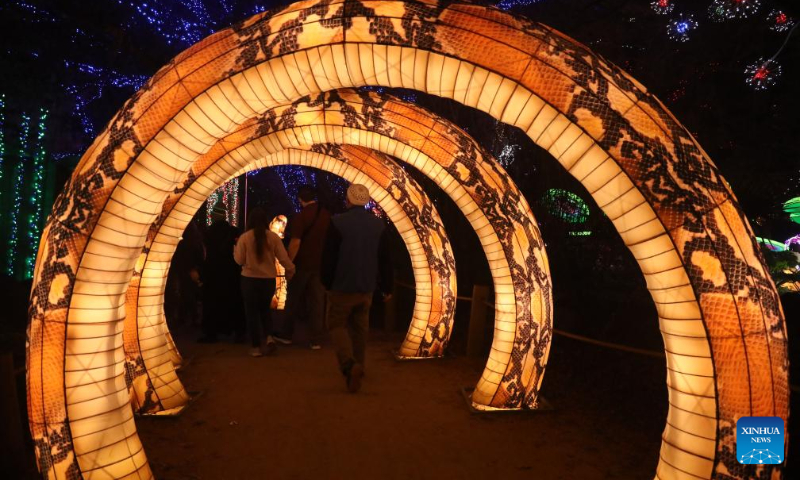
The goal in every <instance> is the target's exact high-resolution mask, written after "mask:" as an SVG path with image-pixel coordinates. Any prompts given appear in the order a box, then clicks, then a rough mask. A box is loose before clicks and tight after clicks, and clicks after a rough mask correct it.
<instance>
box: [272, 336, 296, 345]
mask: <svg viewBox="0 0 800 480" xmlns="http://www.w3.org/2000/svg"><path fill="white" fill-rule="evenodd" d="M272 338H273V340H275V341H276V342H278V343H280V344H281V345H291V344H292V341H291V340H290V339H288V338H283V337H272Z"/></svg>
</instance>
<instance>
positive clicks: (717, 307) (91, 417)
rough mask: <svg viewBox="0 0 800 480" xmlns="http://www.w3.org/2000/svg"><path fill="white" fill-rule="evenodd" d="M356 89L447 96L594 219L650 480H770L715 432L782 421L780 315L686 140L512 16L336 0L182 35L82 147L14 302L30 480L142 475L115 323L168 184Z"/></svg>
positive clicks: (785, 398) (719, 184)
mask: <svg viewBox="0 0 800 480" xmlns="http://www.w3.org/2000/svg"><path fill="white" fill-rule="evenodd" d="M345 6H347V8H345ZM362 85H381V86H387V87H403V88H410V89H416V90H421V91H425V92H428V93H431V94H435V95H440V96H443V97H447V98H452V99H454V100H456V101H458V102H460V103H463V104H465V105H468V106H472V107H476V108H478V109H480V110H483V111H485V112H487V113H488V114H490V115H491V116H493V117H494V118H496V119H498V120H500V121H502V122H504V123H508V124H510V125H514V126H516V127H518V128H521V129H522V130H523V131H525V132H526V134H527V135H528V136H529V137H530V138H531V139H532V140H533V141H534V142H536V143H537V144H538V145H540V146H541V147H542V148H544V149H546V150H547V151H549V152H550V153H552V154H553V156H554V157H555V158H556V160H557V161H558V162H559V163H561V164H562V165H563V166H564V168H566V169H567V170H568V171H569V172H570V173H571V174H572V175H573V176H575V177H576V178H577V179H578V180H580V181H581V183H583V185H584V186H585V187H586V188H587V190H588V191H589V192H590V193H591V194H592V196H593V197H594V199H595V200H596V202H597V204H598V205H599V206H600V207H601V208H602V209H603V211H604V212H605V213H606V215H608V217H609V218H610V219H611V220H612V222H613V224H614V226H615V228H616V229H617V231H618V232H619V233H620V235H621V237H622V239H623V241H624V242H625V244H626V245H627V246H628V247H629V248H630V250H631V251H632V253H633V254H634V257H635V258H636V259H637V261H638V262H639V265H640V267H641V269H642V271H643V274H644V275H645V279H646V281H647V286H648V288H649V290H650V292H651V295H652V297H653V299H654V301H655V303H656V307H657V311H658V314H659V327H660V330H661V332H662V334H663V339H664V343H665V351H666V357H667V384H668V389H669V397H670V408H669V414H668V422H667V426H666V428H665V431H664V434H663V439H664V440H663V443H662V448H661V453H660V460H659V463H658V466H657V469H656V475H657V476H658V477H659V478H661V479H667V478H683V477H685V476H691V477H692V478H695V477H699V478H711V477H716V476H720V477H722V476H727V477H733V478H746V477H756V476H758V477H771V478H776V477H780V476H781V474H782V467H781V466H774V465H740V464H738V462H737V461H736V458H735V428H734V427H735V422H736V420H737V419H738V418H739V417H741V416H746V415H751V416H773V415H776V416H781V417H782V418H784V419H786V418H787V417H788V402H789V388H788V359H787V338H786V328H785V322H784V318H783V313H782V311H781V307H780V302H779V299H778V295H777V292H776V290H775V286H774V284H773V282H772V280H771V279H770V278H769V276H768V274H767V272H766V268H765V266H764V263H763V258H762V256H761V255H760V252H759V251H758V248H757V243H756V240H755V238H754V235H753V233H752V229H751V228H750V226H749V224H748V222H747V219H746V218H745V216H744V213H743V212H742V211H741V209H740V208H739V205H738V202H737V201H736V198H735V197H734V195H733V193H732V192H731V191H730V189H729V188H728V186H727V185H726V183H725V181H724V180H723V178H722V177H721V175H720V174H719V171H718V169H717V168H716V166H715V165H714V164H713V163H712V162H711V160H710V159H709V158H708V156H707V155H706V154H705V152H703V150H702V149H701V148H700V146H699V145H698V144H697V142H696V141H695V140H694V138H692V136H691V135H690V134H689V133H688V131H687V130H686V129H685V128H684V127H683V126H681V125H680V124H679V123H678V122H677V121H676V120H675V119H674V117H673V116H672V115H671V114H670V113H669V112H668V111H667V109H666V108H665V107H664V106H663V105H662V104H661V103H660V102H659V101H658V100H657V99H656V98H655V97H654V96H653V95H652V94H650V93H649V92H647V91H646V90H645V89H644V87H642V86H641V85H639V84H638V83H637V82H636V81H635V80H633V79H632V78H631V77H629V76H628V75H627V74H626V73H625V72H623V71H622V70H620V69H619V68H617V67H616V66H614V65H611V64H609V63H608V62H606V61H605V60H603V59H602V58H600V57H598V56H596V55H595V54H594V53H592V52H591V51H590V50H589V49H588V48H586V47H585V46H583V45H580V44H578V43H577V42H575V41H574V40H572V39H570V38H568V37H565V36H564V35H562V34H560V33H558V32H556V31H554V30H552V29H550V28H548V27H545V26H543V25H540V24H538V23H536V22H532V21H529V20H527V19H525V18H522V17H520V16H516V15H510V14H507V13H504V12H501V11H498V10H496V9H493V8H489V7H483V6H478V5H472V4H468V3H461V2H446V3H442V4H438V3H435V2H425V1H422V2H413V3H411V2H410V3H405V2H402V1H371V2H360V1H355V2H343V1H337V0H333V1H324V2H321V1H309V2H301V3H297V4H294V5H291V6H289V7H286V8H283V9H281V10H279V11H277V12H274V13H272V14H271V16H269V15H268V14H262V15H257V16H255V17H253V18H252V19H250V20H248V21H246V22H242V23H239V24H237V25H235V26H233V27H232V28H230V29H226V30H224V31H222V32H220V33H218V34H215V35H212V36H211V37H209V38H207V39H205V40H203V41H201V42H199V43H198V44H196V45H195V46H193V47H191V48H190V49H188V50H187V51H185V52H184V53H182V54H180V55H179V56H177V57H176V58H175V59H174V60H173V61H172V62H171V63H170V64H168V65H167V66H165V67H164V68H162V69H161V70H160V71H159V72H158V73H157V74H156V75H155V76H154V77H153V79H152V80H151V81H149V82H148V83H147V84H146V85H145V86H144V87H143V88H142V89H141V90H140V91H139V92H138V93H137V94H136V95H135V96H134V97H133V98H132V99H131V100H130V101H129V102H128V103H126V105H125V106H124V107H123V109H122V110H121V111H120V112H119V113H118V114H117V116H116V117H115V118H114V119H113V120H112V121H111V122H110V124H109V127H108V129H107V130H106V131H105V132H104V133H103V134H101V135H100V137H98V138H97V140H95V142H94V144H93V145H92V146H91V147H90V149H89V150H88V151H87V152H86V154H85V155H84V157H83V159H82V160H81V162H80V164H79V165H78V167H77V169H76V172H75V174H74V175H73V177H72V179H71V180H70V182H69V183H68V185H67V187H66V188H65V190H64V192H63V193H62V195H61V196H60V197H59V200H58V201H57V202H56V204H55V206H54V209H53V215H51V217H50V220H49V222H48V225H47V226H46V228H45V230H44V231H43V235H42V240H41V244H40V248H39V256H38V259H37V268H36V273H35V275H34V285H33V290H32V294H31V309H30V311H31V325H30V329H29V335H28V338H29V355H28V399H29V415H30V425H31V431H32V435H33V438H34V441H35V442H36V444H37V455H38V458H39V460H40V462H39V464H40V467H41V469H42V470H43V473H44V474H45V475H46V476H51V477H55V476H59V477H61V476H67V475H74V476H79V475H83V476H84V477H91V476H93V474H94V473H95V472H97V473H98V474H105V475H108V476H112V477H121V476H125V475H138V476H140V477H142V478H146V477H148V476H150V475H151V474H150V471H149V467H148V466H147V463H146V459H145V457H144V453H143V451H142V449H141V444H140V442H139V440H138V437H137V436H136V433H135V428H134V427H133V420H132V417H131V413H130V408H129V407H128V406H127V393H126V391H125V386H124V378H123V377H124V375H123V367H122V364H123V358H122V357H123V356H122V327H121V325H122V317H123V316H124V315H125V302H124V299H125V292H126V289H127V286H128V283H129V280H130V277H131V273H132V271H133V269H134V265H135V263H136V260H137V257H139V255H140V253H141V248H142V245H143V244H144V237H145V236H146V234H147V229H148V228H149V225H150V224H151V223H152V222H153V221H154V220H155V219H156V216H157V215H158V214H159V213H160V212H161V210H162V203H163V200H164V199H165V198H166V196H167V194H168V192H169V191H170V189H173V188H174V186H175V185H176V183H177V182H178V181H179V180H180V179H181V178H183V176H184V175H185V173H186V171H187V170H189V168H190V167H191V166H192V164H193V163H194V162H195V161H196V160H197V159H198V158H199V157H200V156H202V155H204V154H205V153H207V152H208V151H209V150H210V149H211V148H212V147H213V146H214V145H215V144H216V143H217V140H218V139H220V138H223V137H225V136H226V135H228V134H229V133H230V132H231V131H233V130H235V129H236V128H237V125H239V124H241V123H243V122H245V121H247V120H248V119H249V118H253V117H257V116H258V115H261V114H262V113H263V112H265V111H267V110H269V109H271V108H274V107H276V106H279V105H285V104H290V103H291V102H293V101H295V100H297V99H298V98H301V97H303V96H305V95H312V94H317V93H318V92H321V91H328V90H332V89H336V88H342V87H355V86H362ZM305 133H306V134H308V135H313V134H314V133H315V132H314V131H312V130H306V131H305ZM342 133H344V132H342ZM427 133H428V132H422V133H421V135H420V136H421V138H426V137H427ZM348 135H350V134H348ZM353 135H355V134H354V133H353ZM288 140H289V138H288V136H284V137H281V138H280V140H278V141H279V142H283V141H287V144H291V142H288ZM310 140H313V139H310ZM375 140H378V139H377V138H376V139H375ZM383 141H384V140H380V142H383ZM390 144H391V145H392V146H396V144H394V143H392V142H391V141H389V140H386V141H385V147H386V148H388V147H389V145H390ZM372 147H373V148H379V147H380V145H373V146H372ZM404 148H405V147H401V151H399V152H398V153H399V154H401V153H403V152H402V149H404ZM400 156H402V155H400ZM123 232H124V233H123ZM508 333H512V332H508ZM117 392H122V393H117ZM111 425H118V427H114V428H110V426H111ZM98 476H99V475H98Z"/></svg>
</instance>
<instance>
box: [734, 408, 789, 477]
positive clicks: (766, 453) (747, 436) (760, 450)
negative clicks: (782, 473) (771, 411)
mask: <svg viewBox="0 0 800 480" xmlns="http://www.w3.org/2000/svg"><path fill="white" fill-rule="evenodd" d="M785 433H786V432H785V431H784V422H783V419H782V418H780V417H742V418H740V419H739V421H737V422H736V459H737V460H739V463H742V464H745V465H759V464H760V465H765V464H773V465H775V464H778V463H783V460H784V459H783V440H784V434H785Z"/></svg>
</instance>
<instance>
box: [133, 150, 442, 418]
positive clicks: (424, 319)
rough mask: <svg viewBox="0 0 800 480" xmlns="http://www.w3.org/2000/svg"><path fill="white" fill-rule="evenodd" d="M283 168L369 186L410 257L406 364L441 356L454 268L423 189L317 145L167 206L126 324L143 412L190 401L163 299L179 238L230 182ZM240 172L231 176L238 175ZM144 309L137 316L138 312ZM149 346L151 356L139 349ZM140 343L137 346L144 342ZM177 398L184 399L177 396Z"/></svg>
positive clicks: (242, 168)
mask: <svg viewBox="0 0 800 480" xmlns="http://www.w3.org/2000/svg"><path fill="white" fill-rule="evenodd" d="M278 165H303V166H308V167H314V168H318V169H322V170H325V171H329V172H331V173H334V174H337V175H340V176H342V177H343V178H345V179H346V180H348V181H350V182H359V183H363V184H364V185H366V186H367V188H369V190H370V194H371V196H372V198H373V199H375V201H376V202H377V203H378V204H379V205H380V206H381V208H382V209H383V210H384V212H386V215H387V217H388V218H389V219H390V220H391V221H392V223H393V224H394V225H395V227H396V228H397V230H398V232H399V233H400V235H401V237H402V238H403V240H404V242H405V244H406V248H407V249H408V251H409V254H410V256H411V263H412V268H413V271H414V280H415V287H416V301H415V306H414V313H413V316H412V322H411V325H410V327H409V331H408V334H407V335H406V339H405V340H404V342H403V344H402V346H401V347H400V354H401V355H403V356H407V357H428V356H441V355H442V354H443V352H444V348H445V347H446V345H447V342H448V340H449V337H450V332H451V330H452V322H453V314H454V312H455V298H456V277H455V260H454V258H453V253H452V249H451V247H450V242H449V240H448V238H447V234H446V233H445V231H444V226H443V225H442V222H441V219H440V218H439V214H438V213H437V211H436V208H435V207H434V206H433V204H432V203H431V202H430V200H429V199H428V198H427V196H426V195H425V193H424V192H423V190H422V188H421V187H420V186H419V185H418V184H417V183H416V182H415V181H414V180H413V179H412V178H411V177H410V176H408V174H407V173H406V172H405V171H404V170H403V169H402V168H400V166H399V165H397V164H396V163H395V162H394V161H393V160H391V159H389V158H388V157H386V156H385V155H382V154H380V153H377V152H373V151H370V150H366V149H363V148H359V147H352V146H340V145H313V146H309V149H308V150H301V149H297V148H292V149H287V150H281V151H278V152H277V153H274V154H271V155H269V156H265V157H261V158H258V159H256V160H254V161H251V162H249V163H246V164H240V163H231V162H226V163H225V164H224V165H216V164H215V165H213V166H212V167H209V168H208V169H206V170H205V171H199V172H197V175H196V176H192V179H193V181H192V182H191V183H189V182H187V184H185V185H184V188H181V189H180V192H181V193H180V194H176V195H175V197H174V198H173V199H172V200H174V201H170V202H168V204H167V205H165V209H164V213H163V214H162V215H161V216H160V220H159V222H157V223H156V224H154V225H153V227H152V228H151V230H150V234H149V236H148V243H147V245H146V247H145V253H143V255H142V259H141V260H140V262H139V263H138V266H137V270H136V272H135V273H134V278H133V279H132V281H131V285H130V287H129V290H128V305H129V314H128V316H127V317H126V319H125V323H126V332H129V331H130V332H133V331H134V330H133V329H136V330H135V332H136V334H135V335H133V334H131V335H128V336H126V337H125V346H126V348H125V350H126V351H125V353H126V361H127V362H128V364H131V365H139V366H140V367H139V368H138V369H136V370H135V371H132V370H131V369H129V370H128V371H129V372H132V373H134V375H132V376H130V377H129V379H128V382H129V383H130V384H131V386H132V389H133V390H134V392H135V395H134V398H135V399H140V400H138V401H137V402H136V406H137V407H138V409H139V410H140V411H146V412H148V413H155V412H158V411H163V410H165V409H167V408H169V407H170V406H174V405H165V403H164V402H163V401H157V402H156V401H149V402H145V401H144V400H146V399H150V398H156V399H159V400H161V399H172V398H174V399H175V400H177V401H183V399H185V395H184V394H183V393H182V392H183V387H182V386H180V383H179V382H177V383H175V382H173V381H171V380H172V379H173V377H174V368H173V364H174V363H175V362H174V360H173V359H174V357H176V356H177V357H178V358H179V355H177V352H174V351H171V350H172V348H173V347H172V344H171V342H170V341H169V337H168V336H165V334H166V333H167V324H166V321H165V318H164V310H163V294H164V289H165V287H166V274H167V268H168V267H169V262H170V259H171V258H172V255H173V253H174V251H175V248H176V247H177V243H178V241H179V238H180V237H179V236H180V233H181V232H182V231H183V230H184V228H186V225H187V224H188V222H189V221H191V219H192V218H193V217H194V215H195V213H196V211H197V210H198V208H199V207H200V206H201V205H202V203H203V201H204V199H205V198H206V197H207V196H208V193H209V192H211V191H214V190H215V189H216V188H218V187H219V185H221V184H223V183H224V182H225V181H227V180H228V179H229V178H230V177H235V176H238V175H241V174H244V173H246V172H247V171H250V170H254V169H259V168H264V167H273V166H278ZM234 168H238V170H236V172H235V173H233V174H231V169H234ZM137 305H138V308H137ZM139 339H148V340H149V343H148V344H147V348H146V349H143V348H140V347H139V345H141V340H139ZM137 340H138V341H137ZM176 395H177V396H176Z"/></svg>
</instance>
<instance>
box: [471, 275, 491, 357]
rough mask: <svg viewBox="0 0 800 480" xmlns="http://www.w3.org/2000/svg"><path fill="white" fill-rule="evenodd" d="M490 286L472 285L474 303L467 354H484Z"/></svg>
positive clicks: (475, 355)
mask: <svg viewBox="0 0 800 480" xmlns="http://www.w3.org/2000/svg"><path fill="white" fill-rule="evenodd" d="M489 291H490V288H489V287H488V286H486V285H473V286H472V305H471V307H470V312H469V330H468V332H467V356H468V357H480V356H482V355H483V346H484V342H485V339H484V332H485V331H486V316H487V315H486V302H487V301H488V300H489Z"/></svg>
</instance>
